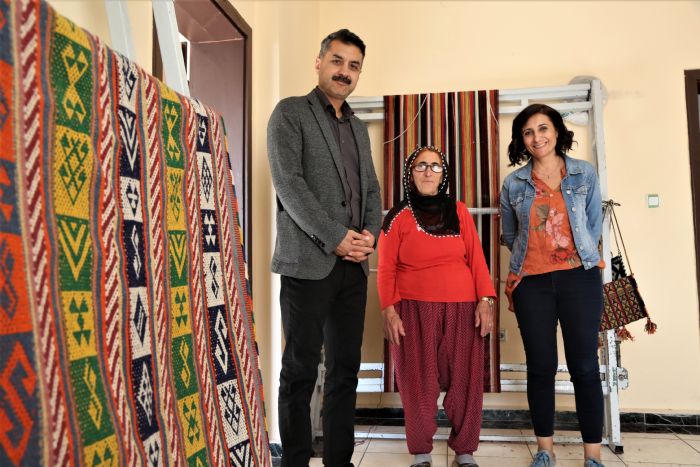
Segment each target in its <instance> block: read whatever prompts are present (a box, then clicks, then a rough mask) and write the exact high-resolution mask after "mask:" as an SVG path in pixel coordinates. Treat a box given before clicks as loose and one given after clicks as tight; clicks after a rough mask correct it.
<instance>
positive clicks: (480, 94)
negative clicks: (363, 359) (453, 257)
mask: <svg viewBox="0 0 700 467" xmlns="http://www.w3.org/2000/svg"><path fill="white" fill-rule="evenodd" d="M384 141H385V143H384V198H383V203H384V209H390V208H391V207H392V206H394V205H396V204H398V203H399V201H400V200H401V198H402V195H403V193H402V187H401V180H402V177H403V166H404V159H405V158H406V157H407V156H408V155H410V154H411V152H413V150H414V149H416V148H417V147H419V146H427V145H432V146H435V147H437V148H440V149H442V151H443V152H444V153H445V154H446V155H447V157H448V159H449V166H450V187H449V192H450V193H451V194H452V195H454V196H455V197H456V199H458V200H460V201H463V202H464V203H465V204H466V205H467V207H469V208H497V207H498V185H499V179H498V144H499V142H498V91H495V90H492V91H471V92H449V93H435V94H411V95H402V96H384ZM474 221H475V224H476V226H477V228H478V230H479V234H480V238H481V246H482V247H483V249H484V256H485V257H486V263H487V264H488V267H489V271H491V277H492V279H493V283H494V286H495V288H496V290H498V277H499V239H498V237H499V229H500V227H499V223H498V219H497V216H495V215H493V214H477V215H475V216H474ZM494 329H498V314H496V320H495V323H494ZM492 336H493V334H491V335H489V336H488V337H487V338H486V339H485V341H484V345H485V346H486V347H485V349H484V350H485V352H484V368H485V372H484V391H486V392H499V391H500V390H501V389H500V370H499V365H500V355H499V346H498V339H497V338H493V337H492ZM384 364H385V368H387V370H386V371H385V372H384V375H385V384H384V387H385V388H387V389H386V390H391V389H392V388H394V389H395V382H394V380H393V374H394V372H393V364H392V362H391V358H389V352H388V350H386V348H385V359H384Z"/></svg>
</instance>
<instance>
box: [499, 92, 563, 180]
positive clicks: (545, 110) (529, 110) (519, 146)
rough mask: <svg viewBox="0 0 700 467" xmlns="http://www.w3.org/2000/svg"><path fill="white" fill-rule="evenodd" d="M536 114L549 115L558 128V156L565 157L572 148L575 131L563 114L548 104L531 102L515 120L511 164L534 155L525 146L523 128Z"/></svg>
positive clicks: (509, 151)
mask: <svg viewBox="0 0 700 467" xmlns="http://www.w3.org/2000/svg"><path fill="white" fill-rule="evenodd" d="M535 114H543V115H546V116H547V117H549V119H550V120H551V121H552V125H553V126H554V129H555V130H557V143H556V145H555V148H554V149H555V152H556V153H557V155H558V156H561V157H564V155H565V154H566V153H567V152H568V151H569V150H570V149H571V146H572V145H573V143H574V132H573V131H570V130H569V129H568V128H566V125H565V124H564V119H563V118H562V116H561V114H560V113H559V112H557V110H555V109H553V108H552V107H550V106H548V105H546V104H530V105H529V106H527V107H525V108H524V109H523V110H522V111H521V112H520V113H519V114H518V115H517V116H516V117H515V119H514V120H513V133H512V135H511V141H510V144H509V145H508V159H509V160H510V164H508V165H509V166H513V165H518V164H520V163H521V162H523V161H525V162H527V161H529V160H530V158H531V157H532V155H531V154H530V153H529V152H528V150H527V149H526V148H525V142H524V141H523V135H522V130H523V127H524V126H525V124H526V123H527V121H528V120H529V119H530V117H532V116H533V115H535Z"/></svg>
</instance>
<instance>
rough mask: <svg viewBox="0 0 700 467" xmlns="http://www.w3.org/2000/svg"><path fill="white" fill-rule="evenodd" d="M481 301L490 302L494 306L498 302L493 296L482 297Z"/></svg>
mask: <svg viewBox="0 0 700 467" xmlns="http://www.w3.org/2000/svg"><path fill="white" fill-rule="evenodd" d="M479 301H481V302H488V304H489V306H493V305H494V304H495V303H496V300H494V298H493V297H481V298H480V299H479Z"/></svg>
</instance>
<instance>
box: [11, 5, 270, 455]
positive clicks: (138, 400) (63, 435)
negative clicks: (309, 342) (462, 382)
mask: <svg viewBox="0 0 700 467" xmlns="http://www.w3.org/2000/svg"><path fill="white" fill-rule="evenodd" d="M0 43H2V47H0V138H1V139H0V220H1V222H0V465H46V466H54V465H55V466H63V465H129V466H132V465H148V466H158V465H175V466H184V465H217V466H223V465H229V466H260V467H265V466H269V465H270V464H271V462H270V457H269V448H268V441H267V434H266V428H265V418H264V407H263V393H262V384H261V381H260V374H259V371H258V356H257V352H256V344H255V335H254V329H253V321H252V310H251V301H250V296H249V293H248V290H247V287H246V277H245V264H244V262H243V255H242V250H241V244H240V231H239V226H238V219H237V215H236V212H237V206H236V198H235V195H234V191H233V186H232V182H231V180H232V179H231V172H230V166H229V159H228V154H227V150H226V141H225V134H224V128H223V121H222V120H221V118H220V117H219V116H217V115H216V114H214V113H213V112H212V111H211V110H210V109H208V108H206V107H205V106H203V105H202V104H200V103H199V102H197V101H193V100H190V99H188V98H185V97H183V96H180V95H178V94H176V93H174V92H173V91H172V90H170V89H168V88H167V87H166V86H164V85H163V84H162V83H160V82H159V81H157V80H156V79H155V78H153V77H152V76H150V75H148V74H146V73H145V72H144V71H143V70H141V69H140V68H139V67H138V66H136V65H135V64H133V63H131V62H129V61H128V60H127V59H125V58H124V57H122V56H120V55H119V54H116V53H115V52H113V51H111V50H110V49H108V48H107V47H106V46H105V45H104V44H103V43H102V42H101V41H100V40H99V39H98V38H96V37H94V36H91V35H90V34H88V33H87V32H85V31H84V30H82V29H80V28H78V27H76V26H75V25H74V24H73V23H71V22H70V21H68V20H67V19H66V18H64V17H62V16H60V15H58V14H56V13H55V12H54V11H53V10H52V9H51V7H49V6H48V5H47V4H46V3H44V2H40V1H38V0H17V1H14V0H13V1H8V0H0Z"/></svg>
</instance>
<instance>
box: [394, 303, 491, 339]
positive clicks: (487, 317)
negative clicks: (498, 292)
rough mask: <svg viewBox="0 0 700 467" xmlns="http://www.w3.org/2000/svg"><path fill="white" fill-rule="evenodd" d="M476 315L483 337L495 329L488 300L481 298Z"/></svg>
mask: <svg viewBox="0 0 700 467" xmlns="http://www.w3.org/2000/svg"><path fill="white" fill-rule="evenodd" d="M475 315H476V316H475V320H474V327H476V328H478V327H481V337H485V336H486V335H488V334H489V333H490V332H491V331H493V306H491V303H490V302H487V301H486V300H479V303H478V304H477V305H476V313H475ZM384 328H385V329H386V326H384Z"/></svg>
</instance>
